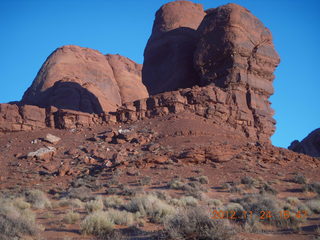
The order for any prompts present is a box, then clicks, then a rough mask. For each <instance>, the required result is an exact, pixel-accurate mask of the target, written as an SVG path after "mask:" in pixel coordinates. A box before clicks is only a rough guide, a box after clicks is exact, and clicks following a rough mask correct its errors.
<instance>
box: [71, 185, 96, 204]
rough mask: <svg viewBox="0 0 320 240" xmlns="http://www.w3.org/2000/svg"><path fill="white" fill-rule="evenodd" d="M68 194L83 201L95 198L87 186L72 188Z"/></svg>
mask: <svg viewBox="0 0 320 240" xmlns="http://www.w3.org/2000/svg"><path fill="white" fill-rule="evenodd" d="M67 196H68V197H69V198H77V199H80V200H81V201H88V200H91V199H93V197H92V191H91V189H90V188H88V187H85V186H81V187H78V188H70V189H69V190H68V192H67Z"/></svg>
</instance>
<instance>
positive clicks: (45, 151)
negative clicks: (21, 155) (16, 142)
mask: <svg viewBox="0 0 320 240" xmlns="http://www.w3.org/2000/svg"><path fill="white" fill-rule="evenodd" d="M55 153H56V148H54V147H44V148H40V149H38V150H37V151H35V152H29V153H28V155H27V156H28V157H35V158H37V159H39V160H44V161H48V160H50V159H51V158H52V157H53V156H54V154H55Z"/></svg>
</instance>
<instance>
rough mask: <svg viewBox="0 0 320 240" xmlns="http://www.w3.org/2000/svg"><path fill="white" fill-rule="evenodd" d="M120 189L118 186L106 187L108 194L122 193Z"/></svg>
mask: <svg viewBox="0 0 320 240" xmlns="http://www.w3.org/2000/svg"><path fill="white" fill-rule="evenodd" d="M120 192H121V191H120V189H118V188H116V187H108V188H107V189H106V194H108V195H113V194H120Z"/></svg>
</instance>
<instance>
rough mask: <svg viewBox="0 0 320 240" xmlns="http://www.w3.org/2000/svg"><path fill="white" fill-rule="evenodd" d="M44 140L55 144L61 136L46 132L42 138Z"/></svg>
mask: <svg viewBox="0 0 320 240" xmlns="http://www.w3.org/2000/svg"><path fill="white" fill-rule="evenodd" d="M44 140H46V141H47V142H49V143H52V144H57V143H58V142H60V140H61V138H59V137H57V136H54V135H52V134H50V133H48V134H47V135H46V137H45V138H44Z"/></svg>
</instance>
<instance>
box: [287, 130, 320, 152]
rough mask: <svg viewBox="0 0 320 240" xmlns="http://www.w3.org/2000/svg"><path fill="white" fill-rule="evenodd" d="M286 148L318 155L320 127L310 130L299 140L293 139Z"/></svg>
mask: <svg viewBox="0 0 320 240" xmlns="http://www.w3.org/2000/svg"><path fill="white" fill-rule="evenodd" d="M288 149H290V150H292V151H294V152H298V153H304V154H307V155H309V156H312V157H320V128H318V129H316V130H314V131H312V132H311V133H310V134H309V135H308V136H307V137H305V138H304V139H303V140H302V141H301V142H299V141H298V140H295V141H293V142H292V143H291V145H290V146H289V147H288Z"/></svg>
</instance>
